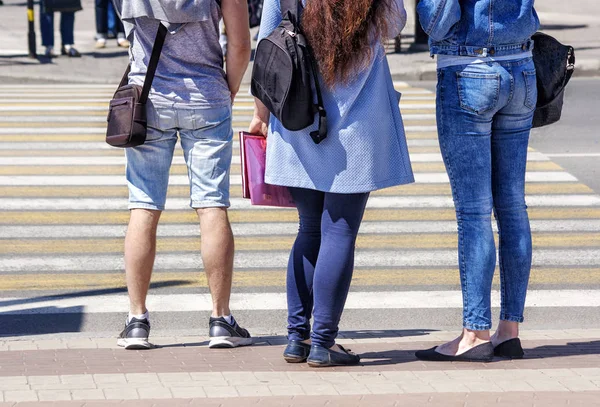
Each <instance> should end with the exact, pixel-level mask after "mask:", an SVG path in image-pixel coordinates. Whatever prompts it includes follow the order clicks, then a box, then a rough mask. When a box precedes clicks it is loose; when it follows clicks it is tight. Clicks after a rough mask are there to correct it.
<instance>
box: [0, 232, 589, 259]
mask: <svg viewBox="0 0 600 407" xmlns="http://www.w3.org/2000/svg"><path fill="white" fill-rule="evenodd" d="M294 239H295V237H294V236H288V235H284V236H282V235H272V236H238V237H237V238H236V239H235V246H236V249H237V250H243V251H270V250H289V249H290V248H291V247H292V245H293V243H294ZM496 240H497V238H496ZM457 241H458V239H457V235H456V234H455V233H424V234H419V233H410V234H409V233H407V234H379V235H378V234H362V235H359V236H358V240H357V242H356V247H357V248H358V249H452V248H456V246H457ZM533 246H534V247H536V248H558V247H600V233H534V234H533ZM157 250H158V251H159V252H197V251H199V250H200V239H199V238H193V237H164V238H161V239H158V244H157ZM122 251H123V239H121V238H119V239H112V238H111V239H28V240H3V241H2V245H1V246H0V254H23V253H36V254H49V253H63V254H81V253H120V252H122Z"/></svg>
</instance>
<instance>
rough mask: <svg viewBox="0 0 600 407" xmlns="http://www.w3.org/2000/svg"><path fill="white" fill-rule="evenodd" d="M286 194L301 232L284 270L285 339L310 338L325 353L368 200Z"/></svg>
mask: <svg viewBox="0 0 600 407" xmlns="http://www.w3.org/2000/svg"><path fill="white" fill-rule="evenodd" d="M290 191H291V193H292V196H293V198H294V201H295V202H296V206H297V208H298V214H299V217H300V227H299V230H298V236H297V238H296V241H295V243H294V247H293V248H292V252H291V253H290V260H289V263H288V269H287V284H286V285H287V301H288V339H290V340H297V341H301V340H305V339H308V338H309V337H310V338H311V339H312V343H313V344H315V345H321V346H324V347H326V348H330V347H332V346H333V345H334V343H335V338H336V336H337V333H338V325H339V322H340V318H341V316H342V311H343V310H344V304H345V303H346V297H347V296H348V291H349V290H350V281H351V280H352V271H353V269H354V247H355V242H356V236H357V234H358V229H359V227H360V222H361V220H362V217H363V213H364V211H365V206H366V205H367V200H368V198H369V194H368V193H364V194H333V193H328V192H320V191H314V190H310V189H302V188H290ZM311 314H314V324H313V330H312V334H311V329H310V319H311Z"/></svg>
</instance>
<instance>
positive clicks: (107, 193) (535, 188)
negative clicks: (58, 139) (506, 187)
mask: <svg viewBox="0 0 600 407" xmlns="http://www.w3.org/2000/svg"><path fill="white" fill-rule="evenodd" d="M106 168H109V167H106ZM121 171H122V170H121ZM525 189H526V192H527V194H531V195H552V194H554V195H556V194H594V193H595V192H594V191H593V190H592V189H591V188H590V187H588V186H587V185H584V184H579V183H532V184H527V185H526V186H525ZM189 193H190V190H189V187H188V186H185V185H172V186H170V187H169V197H171V198H187V197H189ZM450 193H451V192H450V186H449V185H447V184H410V185H402V186H397V187H391V188H386V189H382V190H379V191H375V192H373V193H371V196H396V195H400V196H402V195H404V196H418V195H423V196H426V195H444V196H448V195H450ZM230 194H231V196H232V197H239V196H241V187H240V186H239V185H234V186H232V187H231V190H230ZM0 196H2V197H5V198H19V197H61V198H74V197H75V198H82V197H87V198H94V197H105V198H124V199H125V198H127V186H125V185H122V186H113V185H110V186H108V185H107V186H103V187H102V188H98V187H87V186H61V187H56V186H47V185H44V186H0Z"/></svg>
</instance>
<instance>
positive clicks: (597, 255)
mask: <svg viewBox="0 0 600 407" xmlns="http://www.w3.org/2000/svg"><path fill="white" fill-rule="evenodd" d="M396 86H397V87H398V89H399V90H400V91H401V92H402V99H401V104H400V106H401V110H402V112H403V119H404V121H405V122H406V123H407V126H406V132H407V138H408V143H409V146H410V148H411V160H412V162H413V163H414V164H423V165H424V166H422V167H419V168H426V167H425V165H429V164H431V165H429V166H428V167H427V168H426V169H427V171H425V170H418V171H416V173H415V179H416V185H413V186H409V187H407V188H411V191H412V192H411V193H410V194H403V192H402V191H403V190H402V189H398V192H396V190H393V191H392V192H390V193H386V194H373V196H372V197H371V198H370V200H369V203H368V209H367V214H366V218H369V216H370V215H369V214H370V213H373V214H374V213H376V211H379V212H377V216H376V220H374V219H371V220H369V219H367V220H365V221H364V223H363V225H362V227H361V233H362V234H365V235H366V239H367V240H368V241H369V245H367V246H368V247H364V248H361V247H359V249H358V251H357V254H356V267H357V270H363V269H368V270H371V269H372V270H380V271H381V272H384V270H385V271H386V272H387V271H390V270H391V271H393V272H398V273H400V272H403V271H405V270H406V272H407V273H409V276H408V277H407V278H408V279H409V280H410V279H412V278H414V279H415V281H416V280H417V279H418V277H419V276H418V273H419V270H422V269H424V268H428V269H434V270H438V269H439V270H440V276H441V275H442V274H444V273H446V274H444V279H440V282H436V281H435V278H434V279H433V280H432V281H431V282H430V283H429V285H427V286H426V287H423V285H422V284H421V283H419V284H421V285H419V286H418V287H417V288H415V289H412V288H410V287H408V288H406V290H405V291H402V293H401V295H400V293H398V292H396V291H393V289H390V288H389V287H382V286H381V285H380V284H379V283H378V281H377V280H376V279H375V278H372V279H369V277H368V276H367V277H365V278H366V279H367V280H366V281H365V282H363V283H361V285H360V286H359V287H358V288H357V289H356V290H353V292H352V293H351V295H350V297H349V300H348V304H347V308H348V309H373V310H383V309H386V308H398V309H412V308H424V307H425V308H427V307H429V308H459V307H460V306H461V299H460V291H459V290H458V289H457V281H458V272H457V271H456V266H457V257H458V254H457V251H456V249H455V248H451V247H448V245H449V244H454V243H452V242H454V240H452V239H455V236H456V230H457V226H456V223H455V221H454V219H453V216H454V213H453V201H452V197H451V195H450V191H449V188H448V176H447V174H446V173H445V172H441V171H442V170H443V166H442V167H440V166H441V165H442V163H443V160H442V156H441V154H440V152H439V148H438V142H437V139H436V124H435V95H434V94H433V93H431V92H430V91H428V90H426V89H417V88H412V87H410V86H409V85H408V84H406V83H402V82H398V83H396ZM113 91H114V86H112V85H89V86H88V85H86V89H85V90H82V89H81V85H73V86H64V85H60V86H58V85H47V86H38V85H35V86H33V85H0V245H3V246H4V247H0V277H2V276H4V277H5V279H2V278H0V296H2V297H3V298H2V301H1V302H0V312H2V313H12V314H21V313H68V312H81V309H82V308H81V307H83V309H84V310H85V311H83V312H85V313H113V312H121V311H123V310H125V309H126V296H125V295H124V294H112V295H100V294H99V295H92V296H89V297H85V298H84V297H78V296H73V297H57V298H53V299H48V300H43V301H40V300H37V301H32V302H30V303H29V302H28V301H27V298H29V297H33V296H35V290H44V291H48V292H53V293H54V292H63V293H64V292H68V291H69V286H68V278H67V279H65V276H68V275H72V274H73V273H78V274H82V275H88V274H89V276H90V279H89V281H90V282H89V287H90V289H91V288H92V287H94V288H96V289H98V286H96V285H94V283H93V282H94V276H96V275H99V274H102V273H104V274H106V273H108V274H111V273H112V274H114V273H119V272H121V271H122V270H123V258H122V254H121V252H120V249H119V251H114V250H113V249H112V248H113V247H114V246H113V243H112V241H113V240H115V239H119V240H122V238H123V236H124V233H125V230H126V225H125V222H126V217H127V200H126V198H125V191H126V188H125V186H126V182H125V177H124V171H125V170H124V168H125V164H126V160H125V156H124V152H123V151H119V150H117V149H114V148H112V147H110V146H108V145H107V144H105V143H104V142H103V135H104V133H105V128H104V125H103V123H105V121H106V116H105V113H106V104H107V101H108V100H109V99H110V97H111V95H112V92H113ZM241 93H243V96H241V97H239V98H238V99H237V100H236V103H235V105H234V120H233V121H234V126H235V128H234V130H235V131H238V130H241V129H244V126H246V125H247V122H248V121H249V120H250V118H251V116H250V115H251V113H250V112H251V110H252V106H251V102H252V98H251V97H250V96H249V95H248V93H247V92H241ZM234 139H235V142H234V148H236V149H237V147H238V141H237V137H235V138H234ZM58 140H60V141H58ZM30 152H33V153H30ZM556 156H560V155H556ZM528 161H529V162H530V164H531V165H533V164H535V165H537V166H538V167H537V168H530V169H529V170H528V172H527V174H526V180H527V183H528V186H529V187H537V188H538V189H536V190H535V191H537V192H535V193H532V194H529V195H528V196H527V204H528V206H529V207H530V209H531V211H532V213H535V217H534V218H533V219H532V221H531V226H532V230H533V233H534V237H537V238H538V239H537V240H535V239H534V240H535V241H536V242H537V243H536V244H537V246H536V250H535V251H534V259H533V262H534V271H535V270H536V269H540V268H543V270H544V272H547V271H548V270H550V271H552V272H554V271H556V273H557V274H559V273H560V271H561V270H563V269H569V270H571V271H573V270H581V274H580V275H579V274H577V275H574V276H575V277H573V281H572V287H571V286H566V287H557V286H556V285H552V281H553V280H552V279H553V278H554V277H552V276H550V277H547V278H545V279H544V284H546V285H543V284H541V285H539V286H535V285H534V287H533V289H532V291H531V292H530V294H529V296H528V306H529V307H531V308H544V309H549V308H551V309H561V308H569V307H580V308H585V307H593V306H599V305H600V303H598V302H599V301H600V300H599V298H600V295H599V292H598V291H596V290H595V289H591V290H580V289H577V288H573V287H579V286H588V285H589V286H591V287H600V273H598V270H599V269H600V250H599V249H598V247H600V246H597V245H594V244H595V242H597V241H598V239H600V237H599V236H600V220H598V219H600V196H598V195H597V194H595V193H593V192H592V191H591V190H590V189H589V188H587V187H585V186H584V185H582V184H581V183H580V181H579V180H578V179H577V178H576V177H574V176H573V175H572V174H569V173H568V172H566V171H564V170H562V169H561V168H560V167H558V166H557V165H555V164H554V163H552V162H551V157H548V156H547V155H544V154H542V153H540V152H537V151H533V150H531V151H530V152H529V154H528ZM173 164H174V165H177V166H183V165H184V164H185V162H184V160H183V157H182V156H181V153H180V152H178V153H177V154H176V156H175V158H174V160H173ZM233 164H235V165H236V170H235V171H238V169H237V166H238V165H239V155H238V153H237V151H236V152H235V154H234V157H233ZM438 165H439V166H438ZM540 166H544V167H540ZM49 167H56V168H58V169H59V170H60V171H59V172H53V173H51V172H49V171H48V170H49ZM415 167H416V166H415ZM99 168H106V169H110V171H111V172H110V173H107V174H106V175H86V174H91V173H90V172H87V171H95V172H93V174H101V172H98V171H97V169H99ZM440 168H441V169H440ZM65 169H68V171H67V170H65ZM21 170H22V172H20V171H21ZM183 174H184V173H183V172H178V173H177V174H174V175H171V177H170V184H171V185H172V186H173V187H177V188H180V189H179V190H178V192H177V193H175V192H173V193H171V195H170V196H169V199H168V200H167V211H166V213H165V214H164V215H163V217H164V218H165V221H164V223H163V224H161V225H160V227H159V230H158V236H159V238H160V239H171V240H172V242H173V243H170V246H168V248H167V249H165V250H163V251H159V255H158V257H157V260H156V270H157V272H158V273H171V272H182V273H186V272H187V273H192V272H194V271H196V270H200V269H201V268H202V259H201V257H200V254H199V253H197V252H191V251H189V250H188V249H185V250H183V249H181V248H180V249H179V250H178V247H179V246H178V244H181V245H183V244H184V242H185V241H186V240H185V239H188V240H189V239H192V238H193V237H197V236H198V225H197V224H196V223H195V220H194V217H193V213H191V211H190V210H189V199H188V198H186V197H185V191H184V192H182V189H181V188H184V187H185V186H187V185H188V177H187V176H186V175H183ZM231 184H232V189H236V190H237V189H239V188H240V184H241V177H240V175H239V174H238V173H236V172H234V173H233V174H232V177H231ZM118 187H122V190H119V192H115V191H116V190H115V188H118ZM567 187H568V188H569V189H567ZM89 188H94V192H95V193H94V195H93V196H86V191H89ZM432 188H438V189H432ZM563 188H564V191H578V192H563ZM67 190H68V191H69V193H68V194H67V192H66V191H67ZM48 191H51V192H52V193H51V194H48V193H49V192H48ZM2 193H4V194H6V195H2ZM239 196H240V195H239V194H235V195H234V197H233V198H232V208H231V209H232V211H231V216H232V219H233V224H232V227H233V231H234V234H235V235H236V236H237V237H239V238H240V239H241V240H243V239H247V240H246V241H251V239H253V238H256V239H259V238H260V239H271V238H272V239H273V240H267V243H264V244H260V245H257V246H256V248H252V247H249V246H248V245H246V246H242V247H244V248H243V249H240V250H239V251H238V252H237V253H236V258H235V267H236V269H238V270H239V271H240V273H246V274H248V273H254V274H253V275H256V276H258V277H257V278H255V279H254V280H252V281H253V282H252V283H245V282H240V286H239V287H242V288H243V289H244V291H243V292H236V293H234V295H233V307H234V308H235V309H237V310H248V311H252V310H269V309H277V310H281V309H284V308H285V296H284V287H283V286H278V287H275V288H274V290H275V291H276V292H262V291H263V289H264V287H259V286H256V281H257V280H260V278H261V276H266V274H265V273H267V271H265V270H269V272H273V270H276V271H279V273H278V274H279V275H283V273H284V270H285V267H286V264H287V261H288V252H287V250H282V249H281V248H279V247H277V248H273V247H269V242H272V241H276V240H277V239H292V238H293V236H294V234H295V232H296V230H297V224H296V221H295V217H294V216H293V214H294V212H295V211H294V210H293V209H287V210H279V209H274V208H268V207H262V208H261V207H253V206H251V205H250V203H249V201H248V200H245V199H242V198H239ZM183 211H186V212H183ZM188 212H189V213H190V216H189V217H185V216H186V215H183V214H184V213H188ZM400 213H403V214H405V215H406V214H410V215H406V216H404V215H402V216H400V215H398V214H400ZM65 214H72V216H73V218H71V219H69V218H68V217H66V215H65ZM83 214H85V216H84V215H83ZM170 214H172V215H170ZM432 214H433V215H432ZM69 216H70V215H69ZM169 216H172V217H169ZM374 216H375V215H374ZM403 216H404V217H403ZM406 217H408V218H406ZM405 218H406V219H410V220H406V219H405ZM90 219H94V220H95V221H94V222H90ZM169 219H171V220H169ZM257 219H259V220H257ZM261 219H262V220H261ZM90 223H94V224H90ZM494 228H495V230H497V228H496V226H495V225H494ZM398 236H400V237H398ZM406 237H408V238H413V239H414V240H415V242H414V243H413V244H412V245H411V246H410V247H392V246H393V244H392V243H390V242H394V241H395V240H393V239H396V238H406ZM563 237H564V241H563V240H561V239H562V238H563ZM441 238H443V239H446V240H445V241H444V242H440V241H436V239H438V240H439V239H441ZM111 239H112V240H111ZM160 239H159V241H160ZM369 239H370V240H369ZM386 239H392V240H390V241H388V242H387V243H385V244H384V243H381V242H385V241H386ZM94 242H95V243H96V244H98V247H89V245H91V244H94ZM378 242H379V243H378ZM449 242H450V243H449ZM27 244H30V245H31V246H30V247H31V248H32V251H30V252H29V251H27V249H26V248H27ZM103 244H104V245H106V247H108V249H107V248H104V249H102V250H101V248H100V246H102V245H103ZM379 244H381V245H382V246H381V247H379V246H377V245H379ZM40 245H47V246H49V248H48V250H45V251H40V252H36V251H35V250H36V248H38V247H40ZM359 246H360V245H359ZM103 247H104V246H103ZM181 247H183V246H181ZM186 247H187V246H186ZM450 271H452V272H453V273H454V274H453V276H452V278H453V279H452V281H453V283H452V284H450V283H448V281H449V280H448V278H447V277H448V276H447V273H449V272H450ZM410 273H412V274H410ZM246 274H245V275H246ZM553 275H554V274H553ZM32 276H34V277H35V276H43V278H40V280H39V282H35V281H34V280H31V277H32ZM265 278H266V277H265ZM419 278H420V277H419ZM16 280H18V281H20V280H22V281H28V282H30V283H31V284H33V286H32V287H31V291H25V292H23V291H22V290H21V291H17V289H16V288H14V287H16V286H19V287H21V286H22V284H21V285H18V284H17V285H10V284H13V283H12V282H14V281H16ZM64 281H67V282H66V283H64ZM102 281H104V280H102ZM244 281H245V280H244ZM419 281H420V280H419ZM540 281H541V280H540ZM534 283H535V282H534ZM100 284H104V283H100ZM244 284H246V285H244ZM253 284H254V285H253ZM415 284H417V283H415ZM430 286H431V287H430ZM78 287H80V286H78ZM428 287H429V288H428ZM80 288H81V287H80ZM101 288H102V287H100V288H99V289H101ZM187 289H189V288H185V289H183V288H182V289H181V290H179V291H178V289H177V288H175V289H173V292H168V293H162V292H161V293H160V294H157V295H151V296H150V300H149V301H150V304H152V307H153V310H155V311H162V312H168V313H177V312H183V311H207V310H209V309H210V298H209V296H208V295H207V294H195V293H194V294H191V293H189V292H187V291H185V290H187ZM382 289H383V290H384V291H382ZM497 296H498V293H497V292H496V291H494V301H495V303H496V302H497V301H498V298H497ZM3 304H4V305H3ZM7 304H8V305H7ZM548 312H550V311H548ZM548 315H549V316H548V318H552V317H553V315H554V314H552V313H550V314H548ZM556 315H558V314H556ZM457 323H458V322H457ZM273 329H275V328H273Z"/></svg>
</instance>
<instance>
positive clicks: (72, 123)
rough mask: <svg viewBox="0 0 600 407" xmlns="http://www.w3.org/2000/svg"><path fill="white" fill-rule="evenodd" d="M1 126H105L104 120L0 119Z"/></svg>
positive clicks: (44, 127) (28, 127) (45, 127)
mask: <svg viewBox="0 0 600 407" xmlns="http://www.w3.org/2000/svg"><path fill="white" fill-rule="evenodd" d="M2 127H15V128H27V129H30V128H34V129H37V128H43V129H52V128H57V127H61V128H62V127H67V128H68V127H100V128H101V127H106V124H105V123H104V122H92V121H76V122H75V121H69V122H28V121H22V122H3V121H0V128H2Z"/></svg>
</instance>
